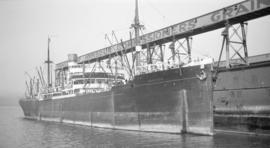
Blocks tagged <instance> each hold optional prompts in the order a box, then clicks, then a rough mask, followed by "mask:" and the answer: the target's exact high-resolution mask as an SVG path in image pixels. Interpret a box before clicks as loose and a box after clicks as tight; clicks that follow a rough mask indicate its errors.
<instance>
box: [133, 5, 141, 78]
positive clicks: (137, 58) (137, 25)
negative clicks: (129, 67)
mask: <svg viewBox="0 0 270 148" xmlns="http://www.w3.org/2000/svg"><path fill="white" fill-rule="evenodd" d="M131 27H132V28H134V31H135V57H134V58H135V62H136V66H139V63H140V50H141V46H140V29H141V28H142V27H143V25H141V24H140V20H139V7H138V0H135V18H134V24H131ZM136 66H135V67H134V68H135V71H136ZM135 73H136V72H135Z"/></svg>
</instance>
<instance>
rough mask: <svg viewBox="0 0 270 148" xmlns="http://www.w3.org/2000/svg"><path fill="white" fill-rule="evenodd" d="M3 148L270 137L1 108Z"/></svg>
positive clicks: (245, 141)
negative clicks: (98, 122)
mask: <svg viewBox="0 0 270 148" xmlns="http://www.w3.org/2000/svg"><path fill="white" fill-rule="evenodd" d="M0 112H1V114H0V116H1V117H0V133H1V135H0V147H1V148H2V147H3V148H4V147H9V148H10V147H11V148H13V147H14V148H17V147H21V148H36V147H40V148H50V147H54V148H73V147H76V148H84V147H87V148H88V147H91V148H136V147H146V148H148V147H153V148H164V147H168V148H173V147H190V148H194V147H202V148H227V147H237V148H239V147H269V145H270V141H269V139H270V137H268V136H255V135H244V134H234V133H216V135H214V136H213V137H211V136H197V135H176V134H162V133H147V132H135V131H123V130H111V129H103V128H91V127H86V126H78V125H71V124H61V123H54V122H44V121H35V120H28V119H24V118H22V117H23V115H22V113H21V110H20V108H1V107H0Z"/></svg>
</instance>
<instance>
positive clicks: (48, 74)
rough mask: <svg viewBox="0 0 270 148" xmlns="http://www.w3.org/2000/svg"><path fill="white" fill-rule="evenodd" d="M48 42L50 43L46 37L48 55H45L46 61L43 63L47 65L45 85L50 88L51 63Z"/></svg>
mask: <svg viewBox="0 0 270 148" xmlns="http://www.w3.org/2000/svg"><path fill="white" fill-rule="evenodd" d="M50 42H51V39H50V38H49V37H48V55H47V61H45V63H47V67H48V68H47V70H48V72H47V81H48V82H47V83H48V87H51V81H50V79H51V78H50V69H51V68H50V64H51V63H52V61H50Z"/></svg>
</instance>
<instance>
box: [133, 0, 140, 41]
mask: <svg viewBox="0 0 270 148" xmlns="http://www.w3.org/2000/svg"><path fill="white" fill-rule="evenodd" d="M133 28H134V31H135V40H136V42H135V44H136V45H139V37H140V28H141V25H140V20H139V8H138V0H135V18H134V24H133Z"/></svg>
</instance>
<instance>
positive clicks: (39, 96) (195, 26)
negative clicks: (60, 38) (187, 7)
mask: <svg viewBox="0 0 270 148" xmlns="http://www.w3.org/2000/svg"><path fill="white" fill-rule="evenodd" d="M135 5H136V7H135V19H134V24H132V25H131V27H132V28H134V32H135V33H134V34H135V37H134V38H133V37H132V35H130V39H129V40H127V41H122V40H121V41H118V40H117V43H116V44H112V45H111V46H109V47H105V48H103V49H100V50H96V51H93V52H90V53H88V54H85V55H81V56H77V55H76V54H69V55H68V60H66V61H64V62H61V63H58V64H57V65H56V68H55V82H54V84H53V83H52V76H51V75H52V72H51V69H50V64H51V61H50V56H49V52H50V50H49V49H50V48H49V47H50V46H49V44H50V39H48V59H47V60H46V63H47V65H48V68H47V70H48V72H47V82H45V80H44V76H43V74H42V73H43V72H42V69H37V73H38V79H31V81H30V82H29V83H27V93H26V96H25V98H23V99H21V100H20V101H19V104H20V106H21V107H22V110H23V112H24V115H25V117H26V118H29V119H35V120H44V121H55V122H62V123H71V124H80V125H87V126H92V127H102V128H112V129H124V130H138V131H150V132H166V133H196V134H204V135H213V134H214V125H215V127H226V126H247V127H249V126H250V127H256V128H262V129H269V125H270V97H269V96H270V95H269V90H270V78H269V76H268V75H269V73H270V54H264V55H257V56H252V57H249V56H248V50H247V46H246V30H245V29H246V26H245V22H246V21H249V20H252V19H256V18H259V17H263V16H266V15H268V14H269V13H270V2H269V1H268V0H246V1H243V2H240V3H237V4H234V5H231V6H228V7H225V8H222V9H219V10H217V11H214V12H211V13H208V14H205V15H202V16H199V17H196V18H193V19H190V20H187V21H184V22H181V23H178V24H175V25H172V26H169V27H165V28H163V29H160V30H157V31H154V32H150V33H147V34H144V35H140V29H141V28H143V25H141V24H140V21H139V12H138V1H137V0H136V1H135ZM235 25H239V27H238V28H239V30H238V29H233V30H232V28H233V26H235ZM219 28H224V30H223V32H222V37H223V44H222V49H221V51H220V56H219V58H218V61H216V62H214V60H213V59H212V58H209V57H208V58H199V59H198V58H195V59H194V58H193V57H192V55H191V47H190V43H191V42H190V40H191V37H192V36H194V35H197V34H200V33H204V32H207V31H212V30H215V29H219ZM237 31H240V33H239V32H237ZM236 34H237V35H238V36H239V34H240V35H241V37H240V41H233V40H231V36H232V35H236ZM115 38H116V37H115ZM182 40H184V42H180V41H182ZM234 43H237V44H240V45H241V47H242V48H240V49H241V50H243V51H242V52H240V51H239V50H235V49H232V46H233V45H232V44H234ZM180 48H182V49H184V51H185V53H181V51H180V50H181V49H180ZM223 49H225V52H224V53H223ZM230 52H231V53H232V52H234V54H230ZM165 54H167V56H164V55H165ZM168 54H169V56H168ZM223 55H225V57H226V58H225V60H222V56H223ZM166 57H167V59H166Z"/></svg>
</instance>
